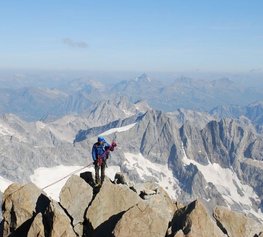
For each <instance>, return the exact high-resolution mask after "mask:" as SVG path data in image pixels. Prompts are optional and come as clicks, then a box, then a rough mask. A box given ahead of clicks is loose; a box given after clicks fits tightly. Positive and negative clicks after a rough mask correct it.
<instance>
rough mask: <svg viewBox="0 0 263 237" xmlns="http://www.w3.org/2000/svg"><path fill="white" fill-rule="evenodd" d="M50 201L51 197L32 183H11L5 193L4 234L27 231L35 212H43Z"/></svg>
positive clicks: (3, 207)
mask: <svg viewBox="0 0 263 237" xmlns="http://www.w3.org/2000/svg"><path fill="white" fill-rule="evenodd" d="M48 203H49V199H48V198H47V197H46V196H44V194H42V192H41V190H40V189H39V188H37V187H36V186H35V185H34V184H32V183H29V184H26V185H19V184H12V185H10V186H9V187H8V188H7V190H6V191H5V192H4V195H3V206H2V210H3V222H4V233H3V235H4V236H8V235H9V234H10V233H12V232H14V231H17V232H18V233H20V232H21V233H24V232H25V233H27V231H28V229H29V227H30V226H31V224H32V222H33V220H34V216H35V214H36V213H39V212H43V211H44V210H45V207H46V206H47V205H48ZM18 228H19V229H18ZM17 229H18V230H17Z"/></svg>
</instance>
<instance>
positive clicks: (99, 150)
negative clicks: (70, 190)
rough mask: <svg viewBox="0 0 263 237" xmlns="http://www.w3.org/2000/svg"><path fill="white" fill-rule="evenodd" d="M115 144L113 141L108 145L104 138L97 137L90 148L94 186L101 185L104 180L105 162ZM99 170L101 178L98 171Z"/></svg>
mask: <svg viewBox="0 0 263 237" xmlns="http://www.w3.org/2000/svg"><path fill="white" fill-rule="evenodd" d="M116 146H117V144H116V143H115V142H114V141H113V142H112V144H111V145H110V144H109V143H108V142H107V141H106V140H105V138H104V137H101V136H100V137H98V141H97V142H96V143H94V145H93V147H92V159H93V164H94V167H95V184H96V186H98V185H101V184H102V183H103V181H104V178H105V168H106V165H107V164H106V160H107V159H108V158H109V153H110V151H114V147H116ZM100 169H101V178H100V176H99V171H100Z"/></svg>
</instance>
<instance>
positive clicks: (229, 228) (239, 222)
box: [213, 207, 263, 237]
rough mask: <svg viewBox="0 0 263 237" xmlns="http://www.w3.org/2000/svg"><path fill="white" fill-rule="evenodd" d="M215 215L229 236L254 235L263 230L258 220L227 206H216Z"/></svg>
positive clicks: (252, 236)
mask: <svg viewBox="0 0 263 237" xmlns="http://www.w3.org/2000/svg"><path fill="white" fill-rule="evenodd" d="M213 216H214V218H215V219H216V221H217V224H218V226H220V228H221V229H222V231H223V232H224V233H225V234H227V236H229V237H235V236H238V237H250V236H251V237H254V236H260V233H262V232H263V226H262V225H260V224H259V223H258V222H256V221H254V220H253V219H250V218H248V217H247V216H245V215H244V214H241V213H237V212H233V211H231V210H229V209H228V208H226V207H216V208H215V210H214V213H213Z"/></svg>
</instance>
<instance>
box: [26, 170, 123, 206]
mask: <svg viewBox="0 0 263 237" xmlns="http://www.w3.org/2000/svg"><path fill="white" fill-rule="evenodd" d="M81 168H82V166H63V165H60V166H55V167H52V168H44V167H41V168H38V169H36V170H35V171H34V174H33V175H31V176H30V180H31V181H32V183H34V184H35V185H36V186H38V187H39V188H40V189H42V188H44V187H46V186H48V185H50V184H52V183H54V182H56V181H57V180H60V179H61V178H63V177H65V176H68V175H69V174H71V173H73V172H74V174H75V175H79V174H80V173H83V172H85V171H91V172H93V173H94V168H93V166H91V167H87V168H84V169H82V170H80V169H81ZM77 170H80V171H78V172H76V173H75V171H77ZM117 172H120V168H119V167H118V166H109V167H108V168H106V171H105V173H106V175H107V176H108V177H109V178H110V179H111V180H114V176H115V174H116V173H117ZM69 178H70V176H68V177H66V178H65V179H63V180H61V181H59V182H58V183H56V184H54V185H52V186H50V187H48V188H46V189H44V191H45V192H46V193H47V195H48V196H49V197H51V198H52V199H54V200H56V201H59V193H60V190H61V189H62V187H63V186H64V185H65V183H66V182H67V180H68V179H69Z"/></svg>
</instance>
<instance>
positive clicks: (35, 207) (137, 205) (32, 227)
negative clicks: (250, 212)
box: [1, 173, 263, 237]
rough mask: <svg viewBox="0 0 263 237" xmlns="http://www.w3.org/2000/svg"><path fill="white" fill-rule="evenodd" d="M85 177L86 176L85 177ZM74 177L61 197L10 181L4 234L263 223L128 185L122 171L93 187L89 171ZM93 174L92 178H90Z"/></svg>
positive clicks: (207, 230) (258, 232) (244, 234)
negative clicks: (57, 200) (53, 198)
mask: <svg viewBox="0 0 263 237" xmlns="http://www.w3.org/2000/svg"><path fill="white" fill-rule="evenodd" d="M81 177H82V178H81ZM81 177H79V176H71V178H70V179H69V180H68V181H67V183H66V184H65V186H64V187H63V189H62V190H61V193H60V202H55V201H54V200H52V199H50V198H49V197H47V196H46V194H45V193H44V192H43V191H41V190H40V189H38V188H37V187H36V186H35V185H33V184H31V183H29V184H26V185H19V184H12V185H10V186H9V187H8V189H7V190H6V191H5V193H4V195H3V206H2V211H3V218H4V219H3V221H2V223H1V227H2V229H1V234H2V235H1V236H4V237H6V236H19V237H23V236H29V237H31V236H32V237H35V236H39V237H46V236H50V237H59V236H61V237H62V236H64V237H74V236H94V237H96V236H104V237H108V236H109V237H125V236H126V237H133V236H134V237H138V236H144V237H148V236H149V237H179V236H182V237H183V236H192V237H200V236H201V237H212V236H214V237H223V236H231V237H232V236H233V237H234V236H239V237H250V236H251V237H255V236H262V234H263V227H262V225H261V224H259V223H258V222H256V221H254V220H252V219H250V218H248V217H246V216H245V215H243V214H240V213H235V212H232V211H230V210H229V209H227V208H222V207H219V206H218V207H216V208H215V209H214V211H213V213H212V215H211V214H209V212H208V211H207V210H206V208H205V207H204V205H203V204H202V201H201V200H194V201H192V202H191V203H189V204H188V205H186V206H183V205H180V204H179V203H177V202H173V201H172V200H171V199H170V198H169V196H168V194H167V193H166V192H165V191H164V190H163V189H162V188H161V187H160V186H158V185H157V184H156V183H142V184H140V185H138V184H137V185H134V186H130V185H128V184H127V183H129V182H128V180H127V179H126V178H125V176H123V175H122V174H117V175H116V176H115V177H116V178H115V180H114V182H113V181H110V180H109V179H106V180H105V182H104V183H103V185H102V186H101V188H98V187H94V186H93V185H92V184H93V182H94V181H93V178H92V175H91V174H90V173H82V174H81ZM88 177H89V178H88Z"/></svg>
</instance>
